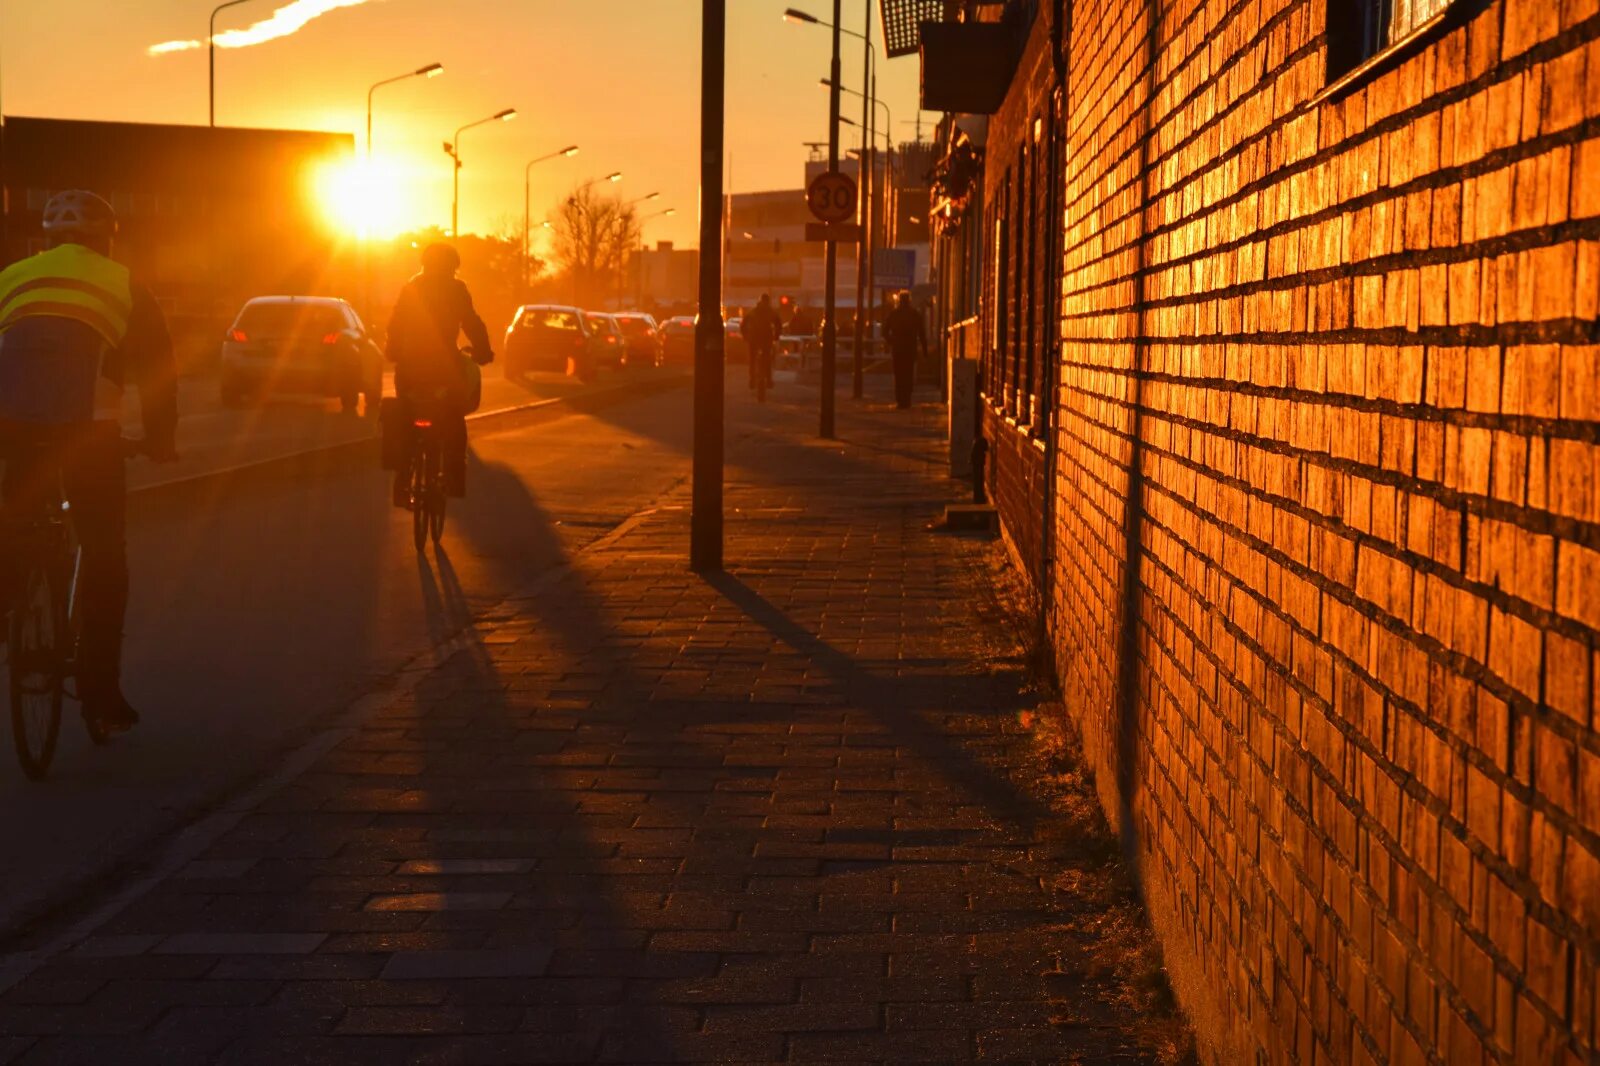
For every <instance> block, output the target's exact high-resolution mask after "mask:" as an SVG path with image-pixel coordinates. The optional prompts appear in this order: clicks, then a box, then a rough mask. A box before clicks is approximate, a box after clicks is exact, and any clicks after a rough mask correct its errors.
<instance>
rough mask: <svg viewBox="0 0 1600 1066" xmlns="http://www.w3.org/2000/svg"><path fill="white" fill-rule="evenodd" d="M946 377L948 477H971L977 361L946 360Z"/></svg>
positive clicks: (976, 419) (976, 410) (976, 418)
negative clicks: (948, 403) (948, 383)
mask: <svg viewBox="0 0 1600 1066" xmlns="http://www.w3.org/2000/svg"><path fill="white" fill-rule="evenodd" d="M946 365H947V366H948V368H949V369H948V371H947V372H948V373H949V375H950V409H949V416H950V422H949V425H948V427H947V428H948V432H949V435H950V476H951V477H956V478H970V477H971V476H972V438H973V435H974V434H975V433H976V432H977V428H978V361H977V360H976V359H955V358H952V359H948V360H946Z"/></svg>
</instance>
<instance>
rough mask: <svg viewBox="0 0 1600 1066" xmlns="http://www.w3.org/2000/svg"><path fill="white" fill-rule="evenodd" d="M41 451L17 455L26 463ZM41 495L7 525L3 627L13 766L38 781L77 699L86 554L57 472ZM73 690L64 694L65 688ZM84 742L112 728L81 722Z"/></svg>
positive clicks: (127, 452)
mask: <svg viewBox="0 0 1600 1066" xmlns="http://www.w3.org/2000/svg"><path fill="white" fill-rule="evenodd" d="M141 448H142V445H141V442H138V441H123V455H124V458H128V457H131V456H133V455H136V454H138V453H139V451H140V450H141ZM41 452H42V448H39V447H36V448H34V449H32V454H29V453H27V452H22V453H14V454H13V455H12V456H11V457H9V459H8V461H9V462H16V461H17V459H18V455H19V454H20V455H22V456H24V457H25V458H24V460H23V461H25V462H31V461H32V460H33V459H34V458H36V457H37V456H38V455H39V454H41ZM45 485H46V488H45V491H44V492H42V493H39V494H37V495H36V496H35V498H34V499H33V500H32V501H30V503H29V504H28V505H25V506H27V507H28V513H26V514H25V515H24V516H22V517H21V518H20V519H14V518H8V519H7V521H8V523H9V529H8V532H9V534H10V537H9V540H10V545H9V547H10V555H11V559H12V562H11V566H12V575H13V579H14V581H15V585H14V588H13V592H14V595H13V597H12V599H11V603H10V617H9V619H8V621H7V624H6V659H5V662H6V680H7V686H6V688H7V698H8V701H9V703H10V706H11V735H12V740H13V741H14V743H15V745H16V749H17V761H18V762H19V763H20V764H21V765H22V772H23V773H24V774H26V775H27V776H28V778H29V779H30V780H33V781H40V780H43V779H44V777H45V775H46V774H47V773H48V772H49V769H50V762H51V760H52V759H54V758H55V752H56V744H57V742H58V741H59V739H60V736H61V705H62V702H63V701H64V700H65V699H66V698H67V697H68V696H69V695H70V696H71V698H72V699H73V700H75V701H79V702H81V697H80V694H79V691H78V686H77V682H78V680H79V679H78V665H79V664H78V651H79V638H80V635H81V617H80V614H79V610H78V608H79V603H78V578H79V575H80V572H81V568H82V563H83V549H82V547H81V546H80V545H79V543H78V540H77V536H76V534H75V533H74V531H73V529H72V507H71V504H70V503H69V502H68V501H67V499H66V495H65V493H64V492H63V491H62V486H61V472H60V470H59V469H57V470H54V471H51V472H50V474H49V476H48V478H47V479H46V481H45ZM69 681H70V682H72V683H73V684H72V687H71V689H70V691H69V688H68V682H69ZM84 726H85V727H86V728H87V729H88V732H89V739H90V740H91V741H93V742H94V743H95V744H97V745H99V744H105V743H106V742H107V741H109V740H110V739H111V736H112V733H113V732H114V730H113V728H112V727H111V726H110V725H108V724H107V723H105V722H102V721H100V720H98V719H95V718H90V717H88V716H85V718H84Z"/></svg>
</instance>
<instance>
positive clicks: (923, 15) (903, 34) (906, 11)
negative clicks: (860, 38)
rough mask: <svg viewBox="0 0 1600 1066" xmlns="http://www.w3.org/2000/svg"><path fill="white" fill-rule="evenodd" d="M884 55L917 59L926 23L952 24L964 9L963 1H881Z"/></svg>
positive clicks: (891, 57)
mask: <svg viewBox="0 0 1600 1066" xmlns="http://www.w3.org/2000/svg"><path fill="white" fill-rule="evenodd" d="M882 5H883V41H884V44H885V46H886V48H885V52H884V54H885V55H886V56H888V58H890V59H893V58H894V57H895V56H909V55H916V54H917V52H918V51H919V50H920V49H921V48H922V24H923V23H924V22H947V21H953V20H954V19H955V18H956V16H957V14H958V13H959V11H960V9H961V4H960V0H882Z"/></svg>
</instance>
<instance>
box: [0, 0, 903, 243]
mask: <svg viewBox="0 0 1600 1066" xmlns="http://www.w3.org/2000/svg"><path fill="white" fill-rule="evenodd" d="M344 2H345V3H352V2H353V0H344ZM865 2H866V0H845V3H844V21H845V25H847V26H849V27H851V28H853V29H856V30H857V31H858V32H859V30H860V29H861V28H862V26H863V25H864V21H865V8H864V6H863V5H864V3H865ZM871 2H872V3H874V5H876V3H877V0H871ZM288 3H289V0H251V2H249V3H246V4H242V5H240V6H238V7H235V8H231V9H229V10H228V11H225V12H223V13H222V15H221V16H220V17H219V20H218V24H217V25H218V30H219V33H220V32H221V31H223V30H225V29H230V28H233V29H237V28H244V27H247V26H249V25H251V24H252V23H255V22H257V21H259V20H261V19H264V18H266V17H268V16H269V15H271V14H272V13H273V12H274V10H275V9H278V8H281V7H283V6H285V5H286V4H288ZM790 3H794V5H795V6H798V7H802V8H803V9H805V10H809V11H811V12H812V13H813V14H817V15H819V16H824V17H826V16H827V15H828V14H829V10H828V9H829V6H830V5H829V4H828V2H827V0H729V4H728V6H729V8H730V11H729V49H728V99H729V105H728V148H729V151H730V153H731V154H732V157H733V187H734V188H735V189H736V190H753V189H773V188H785V187H792V186H797V185H798V184H800V182H801V180H802V166H803V163H804V160H805V150H804V149H803V148H802V147H801V142H802V141H811V140H822V139H824V138H825V136H826V132H827V93H826V92H825V91H824V90H822V89H821V88H819V87H818V86H817V79H819V78H821V77H824V76H826V74H827V72H828V47H829V34H828V33H827V31H826V30H824V29H822V28H820V27H815V26H796V25H792V24H789V23H786V22H784V21H783V20H782V18H781V12H782V11H783V9H784V7H786V6H789V4H790ZM212 6H214V3H213V2H212V0H136V2H125V0H50V2H49V3H44V2H38V0H13V2H11V3H5V4H0V102H3V107H4V110H5V113H7V114H14V115H39V116H51V117H62V118H96V119H116V120H131V121H150V122H192V123H204V122H205V120H206V52H205V50H204V49H199V50H193V51H184V52H178V53H174V54H169V55H160V56H151V55H149V54H148V53H147V49H148V48H149V46H151V45H154V44H157V43H159V42H162V41H167V40H172V39H193V38H203V37H204V35H205V29H206V25H205V24H206V18H207V16H208V14H209V13H210V9H211V7H212ZM328 6H332V5H328ZM699 13H700V4H699V2H698V0H583V2H582V3H571V2H565V0H366V2H365V3H358V4H356V6H347V7H343V8H342V9H337V10H331V11H329V12H328V13H326V14H324V15H321V16H320V17H318V18H315V19H312V20H311V21H309V22H307V23H306V24H305V25H304V26H303V28H301V29H299V30H298V31H297V32H295V33H293V34H292V35H291V36H287V37H283V38H280V39H278V40H274V41H270V42H268V43H265V44H260V45H256V46H254V47H249V48H240V49H219V50H218V52H217V121H218V123H219V124H225V125H240V126H268V127H270V126H282V127H296V128H307V129H322V130H342V131H348V132H352V133H355V134H357V136H358V143H359V138H360V135H361V131H362V129H363V127H364V126H365V123H366V93H367V88H368V86H370V85H371V84H372V83H373V82H375V81H377V80H379V79H381V78H385V77H389V76H392V75H394V74H399V73H402V72H404V71H406V70H408V69H413V68H416V67H420V66H423V65H425V64H427V63H430V62H440V63H443V64H444V65H445V73H444V75H443V76H441V77H438V78H434V79H420V78H418V79H412V80H410V81H405V82H400V83H398V84H395V85H392V86H387V87H385V88H383V89H380V90H378V94H377V102H376V106H375V133H374V142H375V150H376V152H377V153H378V155H379V156H380V157H383V158H386V159H387V160H388V161H389V163H390V164H391V165H393V166H394V167H395V169H396V173H397V174H398V175H399V177H398V180H399V181H400V182H402V183H403V184H404V187H405V197H404V198H405V200H406V202H408V203H409V204H411V205H412V210H413V211H414V212H415V214H416V215H417V217H416V219H415V222H416V223H417V224H418V225H425V224H428V223H433V224H439V225H446V226H447V225H448V224H449V215H450V163H449V159H448V158H447V157H446V156H445V155H444V153H443V151H442V150H441V148H440V145H441V143H442V142H443V141H446V140H448V139H449V138H450V136H451V135H452V134H453V133H454V131H455V129H456V127H458V126H461V125H463V124H465V123H467V122H471V121H473V120H475V119H478V118H482V117H486V116H488V115H491V114H493V113H494V112H496V111H498V110H500V109H501V108H504V107H515V108H517V110H518V112H519V117H518V118H517V119H516V120H515V121H513V122H509V123H504V124H501V123H495V124H492V125H488V126H481V127H478V128H476V129H473V130H470V131H468V132H467V133H466V134H465V135H464V136H463V137H462V157H463V159H464V160H465V163H466V167H465V169H463V171H462V176H461V181H462V191H461V228H462V229H463V230H464V231H483V230H485V229H491V228H494V227H495V226H496V224H497V223H498V222H502V221H505V220H507V219H510V218H512V217H514V218H515V219H516V220H517V221H519V222H520V219H521V214H522V173H523V165H524V164H525V163H526V162H527V161H528V160H529V159H531V158H533V157H534V156H537V155H543V154H545V153H546V152H550V151H553V150H555V149H557V148H560V147H561V146H563V145H566V144H569V143H573V142H576V143H578V144H580V145H581V146H582V152H581V153H580V154H579V155H578V156H577V157H575V158H573V159H570V160H557V161H552V162H549V163H543V164H540V165H539V166H537V167H535V168H534V170H533V217H534V219H535V226H537V225H538V220H539V219H540V218H542V217H544V215H545V214H546V213H547V212H548V211H549V209H550V207H551V205H552V204H553V203H554V202H555V201H556V200H557V199H558V198H559V197H560V196H561V195H562V194H564V193H565V192H566V191H567V190H568V189H569V188H570V187H571V186H572V185H573V184H574V183H575V182H577V181H580V180H583V179H584V178H587V177H591V176H596V175H600V174H604V173H607V172H609V171H612V170H621V171H623V172H624V174H625V175H626V178H625V180H624V181H623V182H622V183H620V184H619V185H618V186H617V191H618V192H619V194H623V195H625V196H626V197H628V198H633V197H638V196H643V195H645V194H646V193H649V192H656V191H659V192H660V193H661V194H662V195H661V198H660V200H658V201H656V202H654V203H651V204H648V205H645V207H647V208H649V209H658V208H664V207H676V208H677V209H678V213H677V215H676V216H673V217H670V218H658V219H655V220H653V221H651V222H650V223H649V224H648V229H647V233H646V236H647V238H648V239H650V240H651V241H655V240H659V239H667V240H676V241H678V242H679V243H680V244H693V243H695V237H696V233H697V222H696V205H697V200H698V196H697V188H698V174H697V169H696V160H695V156H696V150H697V147H698V143H699V131H698V115H699V110H698V109H699V32H700V27H699ZM876 18H877V15H876V11H874V21H876ZM877 36H878V39H879V43H880V47H881V32H880V33H879V34H877ZM844 47H845V52H844V55H845V61H844V72H845V73H844V81H845V84H846V85H847V86H850V87H852V88H857V87H859V85H860V80H861V46H860V41H859V40H856V39H853V38H850V37H848V36H847V37H845V44H844ZM61 57H72V58H73V60H74V62H73V63H72V64H71V65H70V66H69V65H67V64H66V63H64V62H63V61H62V58H61ZM878 84H879V90H880V93H881V94H882V96H883V97H884V99H885V101H886V102H887V103H888V104H889V106H890V108H892V109H893V111H894V117H895V119H896V123H897V127H898V128H897V129H896V131H895V132H896V134H897V136H898V137H899V138H900V139H905V140H909V139H911V138H912V136H913V135H914V132H915V127H914V126H912V125H910V124H909V123H908V122H902V121H901V120H910V119H914V118H915V117H916V111H915V109H914V107H915V102H916V84H917V60H916V58H915V57H912V56H908V57H905V58H903V59H897V60H892V61H887V62H881V63H880V70H879V75H878ZM860 106H861V101H860V100H859V99H853V98H851V97H848V96H846V97H845V108H846V113H847V114H851V115H852V117H856V118H859V114H860ZM933 117H934V116H931V115H930V116H926V123H927V125H926V127H925V131H924V132H925V133H928V132H931V128H932V121H933ZM842 135H843V137H844V138H845V140H846V142H847V143H850V142H852V141H853V140H854V139H855V138H856V137H857V136H859V135H858V134H857V133H856V131H854V130H852V129H850V128H848V127H846V128H845V129H844V130H843V131H842Z"/></svg>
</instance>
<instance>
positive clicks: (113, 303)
mask: <svg viewBox="0 0 1600 1066" xmlns="http://www.w3.org/2000/svg"><path fill="white" fill-rule="evenodd" d="M116 232H117V216H116V213H115V212H114V211H113V210H112V209H111V205H110V204H108V203H106V201H105V200H103V199H101V198H100V197H99V196H96V195H95V194H94V193H92V192H87V191H85V190H82V189H75V190H72V191H69V192H62V193H58V194H56V195H55V196H53V197H51V198H50V200H49V201H48V202H47V203H46V204H45V207H44V233H45V239H46V242H47V245H48V247H47V249H46V250H45V251H43V252H40V253H39V254H37V255H34V256H31V257H29V258H27V259H24V260H22V261H20V262H18V263H13V264H12V265H11V266H9V267H7V268H6V269H5V270H4V271H3V272H0V454H3V455H5V456H6V457H7V460H6V471H5V481H4V486H3V493H4V500H5V503H6V505H7V507H8V509H11V508H14V509H15V511H16V512H17V513H23V511H24V509H25V508H27V507H28V506H30V504H31V502H32V501H33V500H34V499H36V498H37V494H40V493H44V492H48V491H49V486H50V482H49V480H48V479H50V478H54V477H56V476H58V472H59V478H60V482H59V483H60V485H61V487H62V489H63V490H64V491H65V493H66V499H67V501H68V502H69V503H70V505H71V507H72V516H73V529H74V531H75V532H76V534H77V537H78V542H79V543H80V544H81V545H82V547H83V558H82V570H81V572H80V577H79V605H80V609H81V612H82V613H81V619H82V629H81V635H80V643H79V648H78V696H79V699H80V700H81V702H82V704H83V714H84V716H85V717H86V718H89V719H91V720H93V721H97V722H99V723H101V724H102V725H103V726H105V727H106V728H108V729H112V730H121V729H128V728H131V727H132V726H133V725H135V724H136V723H137V722H138V721H139V715H138V713H137V712H136V711H135V710H134V709H133V707H131V706H130V705H129V704H128V701H127V699H126V698H125V697H124V696H123V694H122V626H123V622H124V619H125V617H126V615H127V608H128V560H127V544H126V539H125V535H124V534H125V529H126V524H127V500H126V494H127V478H126V474H125V472H124V469H123V458H124V456H123V444H122V431H121V425H120V418H121V414H122V390H123V386H124V385H125V384H127V383H129V382H132V383H135V384H137V386H138V388H139V406H140V414H141V416H142V421H143V423H144V442H143V445H142V450H143V451H144V452H145V453H146V454H147V455H149V456H150V457H151V458H153V459H155V460H156V461H158V462H170V461H172V460H175V459H176V458H177V452H176V451H175V450H174V446H173V440H174V432H175V430H176V428H177V422H178V404H177V374H176V370H175V367H174V364H173V358H172V338H171V336H170V334H169V333H168V331H167V322H166V318H165V316H163V315H162V313H161V308H160V306H159V305H157V303H156V301H155V297H153V296H152V295H151V294H150V291H149V290H148V289H146V288H145V287H144V286H143V285H141V284H139V283H138V282H136V281H134V280H132V278H131V277H130V275H129V273H128V269H127V268H126V267H124V266H122V265H121V264H119V263H117V262H115V261H114V260H112V259H111V240H112V238H113V237H114V236H115V235H116ZM8 576H9V577H12V578H14V577H15V575H14V574H13V575H8Z"/></svg>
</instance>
